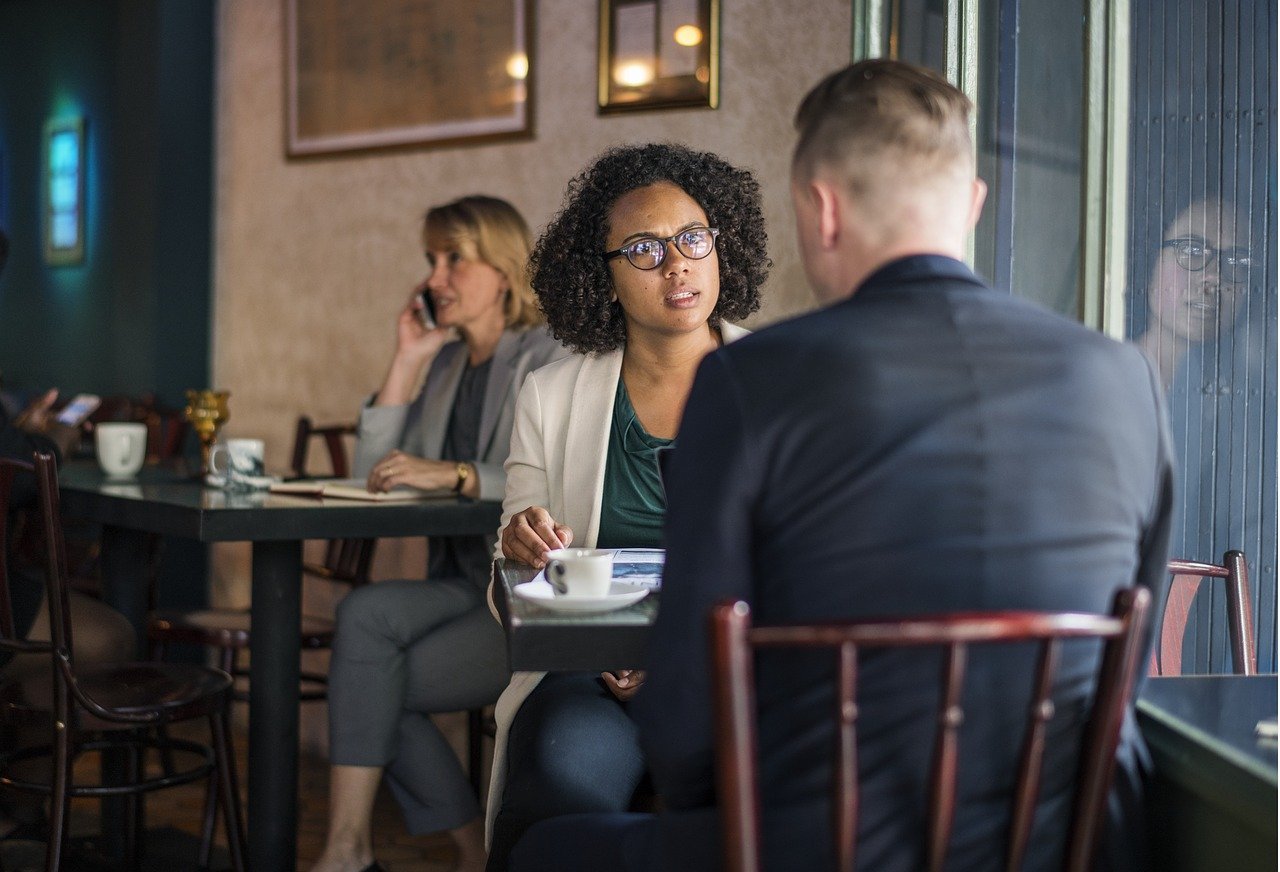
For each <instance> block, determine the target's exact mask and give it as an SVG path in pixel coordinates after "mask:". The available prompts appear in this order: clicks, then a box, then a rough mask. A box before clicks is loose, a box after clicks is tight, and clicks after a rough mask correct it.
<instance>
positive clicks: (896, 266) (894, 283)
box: [850, 254, 987, 300]
mask: <svg viewBox="0 0 1280 872" xmlns="http://www.w3.org/2000/svg"><path fill="white" fill-rule="evenodd" d="M939 281H942V282H967V283H969V284H973V285H976V286H978V287H982V288H985V287H987V284H986V282H984V281H983V280H982V279H980V278H978V276H977V275H976V274H975V273H974V272H973V270H971V269H969V267H968V266H966V265H965V264H964V263H962V262H960V261H958V260H956V259H955V258H952V257H947V256H946V255H942V254H913V255H909V256H907V257H900V258H898V259H897V260H892V261H889V263H886V264H885V265H884V266H882V267H880V268H879V269H878V270H876V271H875V272H873V273H872V274H871V275H869V276H867V277H866V279H864V280H863V282H862V284H861V285H859V286H858V287H857V288H856V289H855V291H854V293H853V295H852V297H851V298H850V299H855V300H856V299H857V298H858V297H861V296H865V295H868V294H877V293H881V292H884V291H893V290H894V289H896V288H899V287H901V286H902V285H904V284H916V283H935V282H939Z"/></svg>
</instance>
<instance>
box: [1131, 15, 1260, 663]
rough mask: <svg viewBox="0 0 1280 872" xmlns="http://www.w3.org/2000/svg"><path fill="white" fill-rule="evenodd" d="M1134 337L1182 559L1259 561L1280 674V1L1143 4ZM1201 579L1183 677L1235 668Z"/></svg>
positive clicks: (1136, 62) (1222, 609)
mask: <svg viewBox="0 0 1280 872" xmlns="http://www.w3.org/2000/svg"><path fill="white" fill-rule="evenodd" d="M1132 8H1133V20H1132V26H1131V34H1132V40H1133V44H1132V55H1131V56H1132V63H1133V66H1132V75H1133V94H1132V102H1131V110H1132V118H1131V122H1130V124H1131V132H1132V142H1131V145H1130V154H1131V164H1130V170H1129V176H1130V179H1129V181H1130V190H1129V199H1130V206H1131V219H1130V237H1129V246H1130V250H1129V275H1128V287H1129V289H1130V294H1129V300H1128V316H1127V325H1126V327H1127V332H1128V335H1129V336H1130V337H1131V338H1132V339H1133V340H1134V341H1135V342H1136V343H1137V344H1138V345H1139V346H1141V347H1142V348H1143V349H1144V351H1146V352H1147V354H1148V355H1149V356H1150V357H1151V358H1152V360H1154V361H1156V362H1157V364H1158V368H1159V370H1160V377H1161V379H1162V380H1163V381H1164V384H1165V387H1166V389H1167V391H1168V397H1169V407H1170V408H1169V413H1170V418H1171V423H1172V427H1173V442H1174V448H1175V455H1176V456H1175V462H1176V465H1177V469H1178V475H1179V478H1180V498H1179V507H1178V511H1177V515H1176V519H1175V528H1174V532H1173V545H1172V547H1173V553H1174V556H1175V557H1180V558H1184V559H1191V560H1201V561H1207V562H1219V561H1221V559H1222V555H1223V553H1224V552H1225V551H1227V550H1228V549H1239V550H1241V551H1243V552H1244V553H1245V556H1246V558H1247V559H1248V564H1249V572H1250V580H1251V585H1250V587H1251V589H1252V591H1251V594H1252V598H1253V615H1252V619H1253V626H1254V632H1255V636H1256V638H1257V645H1258V660H1259V667H1260V669H1261V671H1263V672H1269V671H1272V672H1273V671H1275V668H1276V659H1275V633H1276V597H1275V594H1276V504H1275V497H1276V454H1277V443H1276V360H1277V356H1276V326H1277V312H1276V276H1275V272H1274V263H1275V253H1276V250H1275V245H1276V225H1275V190H1276V188H1275V186H1276V178H1275V158H1276V97H1275V95H1276V48H1275V34H1276V23H1275V20H1274V14H1275V4H1274V3H1255V2H1250V0H1212V2H1205V0H1165V2H1158V3H1157V2H1134V3H1133V7H1132ZM1225 615H1226V604H1225V600H1224V595H1223V591H1222V586H1221V585H1212V584H1205V585H1202V589H1201V591H1200V593H1199V595H1198V596H1197V600H1196V606H1195V608H1194V610H1193V613H1192V616H1191V622H1190V624H1189V625H1188V632H1187V636H1186V638H1185V640H1184V649H1183V653H1184V663H1183V668H1184V670H1187V671H1230V669H1231V660H1230V656H1229V653H1228V652H1229V649H1228V647H1227V632H1226V623H1225Z"/></svg>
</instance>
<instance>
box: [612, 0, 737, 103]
mask: <svg viewBox="0 0 1280 872" xmlns="http://www.w3.org/2000/svg"><path fill="white" fill-rule="evenodd" d="M597 103H598V107H599V113H600V114H601V115H609V114H613V113H617V112H632V111H637V110H648V109H674V108H682V107H702V108H708V109H715V108H716V107H718V106H719V104H720V0H600V57H599V63H598V84H597Z"/></svg>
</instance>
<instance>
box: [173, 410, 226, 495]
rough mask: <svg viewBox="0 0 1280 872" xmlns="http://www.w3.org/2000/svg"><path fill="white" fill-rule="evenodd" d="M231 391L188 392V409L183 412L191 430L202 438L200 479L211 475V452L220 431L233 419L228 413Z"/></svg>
mask: <svg viewBox="0 0 1280 872" xmlns="http://www.w3.org/2000/svg"><path fill="white" fill-rule="evenodd" d="M230 396H231V392H230V391H212V390H203V391H187V407H186V409H184V410H183V412H184V414H185V415H186V418H187V420H188V421H189V422H191V429H193V430H195V431H196V435H197V436H199V437H200V477H201V478H203V477H204V476H206V475H208V474H209V452H210V451H212V450H213V444H214V443H215V442H217V441H218V430H219V428H221V427H222V425H223V424H225V423H227V421H228V420H230V418H231V413H230V412H229V411H227V398H228V397H230Z"/></svg>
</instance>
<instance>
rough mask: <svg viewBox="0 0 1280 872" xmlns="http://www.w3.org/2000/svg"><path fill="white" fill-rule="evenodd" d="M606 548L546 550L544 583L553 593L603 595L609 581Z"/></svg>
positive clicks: (611, 554) (609, 554) (610, 554)
mask: <svg viewBox="0 0 1280 872" xmlns="http://www.w3.org/2000/svg"><path fill="white" fill-rule="evenodd" d="M615 553H616V552H614V551H613V550H611V549H608V548H557V549H555V550H554V551H548V552H547V582H548V583H549V584H550V585H551V587H552V589H554V590H555V592H556V595H557V596H584V597H585V596H604V595H605V594H607V593H608V592H609V586H610V585H611V584H612V583H613V557H614V554H615Z"/></svg>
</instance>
